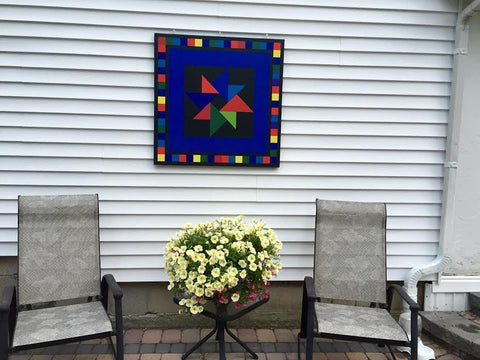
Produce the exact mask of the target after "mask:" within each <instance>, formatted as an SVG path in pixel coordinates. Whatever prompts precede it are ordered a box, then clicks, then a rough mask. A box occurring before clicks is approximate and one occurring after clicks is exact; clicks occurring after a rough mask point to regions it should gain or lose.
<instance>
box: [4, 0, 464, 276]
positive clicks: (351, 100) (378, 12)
mask: <svg viewBox="0 0 480 360" xmlns="http://www.w3.org/2000/svg"><path fill="white" fill-rule="evenodd" d="M457 8H458V2H457V1H456V0H406V1H401V2H393V1H386V0H367V1H353V0H339V1H335V2H332V1H327V0H299V1H295V2H292V1H287V0H185V1H182V0H172V1H152V0H136V1H133V0H122V1H108V0H85V1H81V2H79V1H74V0H51V1H44V0H29V1H20V0H3V1H2V4H1V5H0V29H1V34H0V35H1V36H0V256H15V255H16V249H17V231H16V227H17V197H18V195H20V194H22V195H37V194H76V193H98V194H99V197H100V213H101V215H100V227H101V229H100V236H101V241H102V242H101V262H102V269H103V272H105V273H106V272H111V273H113V274H114V275H115V276H116V277H117V278H118V280H120V281H164V280H166V275H165V270H164V260H163V252H164V247H165V244H166V243H167V242H168V239H169V238H170V237H172V236H174V234H175V233H176V232H177V231H178V230H179V229H180V227H181V226H182V225H183V224H184V223H187V222H190V223H193V222H197V221H205V220H210V219H212V218H214V217H220V216H237V215H244V216H245V218H246V219H247V220H250V219H252V218H261V219H263V220H265V221H266V222H267V223H268V224H269V225H270V226H271V227H272V228H274V229H275V230H276V232H277V234H278V236H279V237H280V239H281V240H282V241H283V243H284V246H283V249H282V263H283V270H282V272H281V275H280V277H279V279H281V280H301V279H302V278H303V277H304V276H305V275H307V274H311V271H312V266H313V256H312V255H313V241H314V231H313V227H314V224H315V199H316V198H324V199H339V200H357V201H380V202H385V203H387V212H388V220H387V241H388V244H387V254H388V259H387V266H388V274H387V275H388V278H389V279H390V280H401V279H403V277H404V276H405V274H406V273H407V272H408V270H410V269H411V268H412V267H414V266H419V265H422V264H424V263H426V262H428V261H430V260H432V259H433V258H434V257H435V255H436V254H437V247H438V238H439V233H440V216H441V208H442V203H441V202H442V189H443V163H444V157H445V144H446V136H447V125H448V110H449V97H450V87H451V84H450V81H451V70H452V69H451V68H452V61H453V60H452V54H453V40H454V26H455V21H456V17H457ZM156 32H158V33H167V34H172V33H174V32H175V33H178V34H182V33H184V34H193V35H213V36H218V35H223V36H235V37H242V36H247V37H256V38H265V37H271V38H282V39H285V54H284V55H285V59H284V62H285V65H284V72H283V76H284V79H283V80H284V82H283V98H282V100H283V104H282V136H281V166H280V167H279V168H273V169H272V168H235V167H198V166H196V167H188V166H155V165H153V159H152V158H153V126H154V124H153V123H154V121H153V108H154V106H153V98H154V97H153V83H154V81H153V80H154V79H153V69H154V65H153V38H154V35H153V34H154V33H156Z"/></svg>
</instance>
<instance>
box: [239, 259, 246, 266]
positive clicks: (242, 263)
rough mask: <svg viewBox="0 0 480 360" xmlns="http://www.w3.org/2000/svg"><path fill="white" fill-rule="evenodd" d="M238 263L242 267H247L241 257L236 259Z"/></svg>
mask: <svg viewBox="0 0 480 360" xmlns="http://www.w3.org/2000/svg"><path fill="white" fill-rule="evenodd" d="M238 265H240V266H241V267H242V268H246V267H247V262H246V261H245V260H243V259H241V260H239V261H238Z"/></svg>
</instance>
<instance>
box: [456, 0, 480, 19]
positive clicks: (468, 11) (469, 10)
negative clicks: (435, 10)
mask: <svg viewBox="0 0 480 360" xmlns="http://www.w3.org/2000/svg"><path fill="white" fill-rule="evenodd" d="M479 6H480V0H474V1H472V3H471V4H470V5H468V6H467V7H466V8H465V9H463V11H462V12H461V13H460V15H459V17H458V23H459V24H462V25H465V23H467V22H468V20H470V18H471V17H472V16H473V15H475V14H474V12H475V11H476V10H477V8H478V7H479Z"/></svg>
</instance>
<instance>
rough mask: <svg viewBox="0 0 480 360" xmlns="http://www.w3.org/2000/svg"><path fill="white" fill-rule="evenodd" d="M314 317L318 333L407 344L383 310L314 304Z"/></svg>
mask: <svg viewBox="0 0 480 360" xmlns="http://www.w3.org/2000/svg"><path fill="white" fill-rule="evenodd" d="M315 316H316V320H317V332H318V333H323V334H338V335H341V336H345V337H356V338H376V339H379V340H395V341H399V342H402V341H405V342H406V341H408V337H407V334H406V333H405V331H404V330H403V329H402V328H401V326H400V325H398V323H397V322H396V321H395V320H394V319H393V318H392V316H391V315H390V313H389V312H388V311H387V310H386V309H379V308H370V307H360V306H348V305H340V304H328V303H321V302H317V303H315ZM379 342H381V341H379Z"/></svg>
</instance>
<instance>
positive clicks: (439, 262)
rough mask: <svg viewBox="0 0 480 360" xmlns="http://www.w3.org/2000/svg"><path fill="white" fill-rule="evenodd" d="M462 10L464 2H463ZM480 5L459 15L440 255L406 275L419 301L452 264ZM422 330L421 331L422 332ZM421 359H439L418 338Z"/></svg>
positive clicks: (405, 321) (405, 316)
mask: <svg viewBox="0 0 480 360" xmlns="http://www.w3.org/2000/svg"><path fill="white" fill-rule="evenodd" d="M459 6H460V9H461V7H462V1H461V0H460V3H459ZM479 6H480V0H474V1H473V2H472V3H471V4H470V5H469V6H467V7H466V8H465V9H464V10H463V11H462V12H461V13H459V15H458V21H457V26H456V31H455V49H454V62H453V68H452V87H451V96H450V111H449V126H448V135H447V148H446V161H445V164H444V166H445V172H444V191H443V201H442V205H443V206H442V220H441V226H440V238H439V242H438V252H437V257H436V258H435V259H434V260H433V261H432V262H430V263H428V264H425V265H423V266H419V267H415V268H412V269H411V270H410V271H409V272H408V273H407V275H406V277H405V283H404V287H405V288H406V291H407V293H408V294H409V295H410V296H411V297H412V299H413V300H415V301H416V300H417V284H418V282H419V281H420V280H421V279H422V278H423V277H425V276H426V275H431V274H436V273H438V281H441V272H442V271H443V269H444V268H445V267H446V266H447V265H448V263H450V261H451V259H450V257H449V256H448V255H447V254H446V239H448V238H452V237H453V231H454V224H453V220H454V214H455V208H454V206H455V201H454V200H455V183H456V175H457V173H456V170H457V159H458V142H459V133H460V123H461V119H462V116H461V115H462V114H461V110H462V106H461V105H462V99H463V79H464V75H465V74H464V67H463V66H459V63H461V62H462V60H463V59H462V58H461V57H462V56H465V55H467V53H468V30H469V26H468V24H467V22H468V21H469V19H470V18H471V17H472V16H473V15H475V14H474V12H475V11H476V9H477V8H478V7H479ZM403 307H404V312H403V313H402V314H401V315H400V319H399V323H400V325H402V327H403V328H404V329H405V331H406V332H407V333H408V334H410V311H409V310H408V305H407V304H406V303H404V304H403ZM419 330H420V331H421V319H420V318H419ZM420 331H419V334H420ZM400 350H401V351H407V352H409V348H403V347H402V348H401V349H400ZM418 359H419V360H430V359H435V354H434V352H433V349H431V348H429V347H427V346H425V345H423V343H422V341H421V340H420V339H419V340H418Z"/></svg>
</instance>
